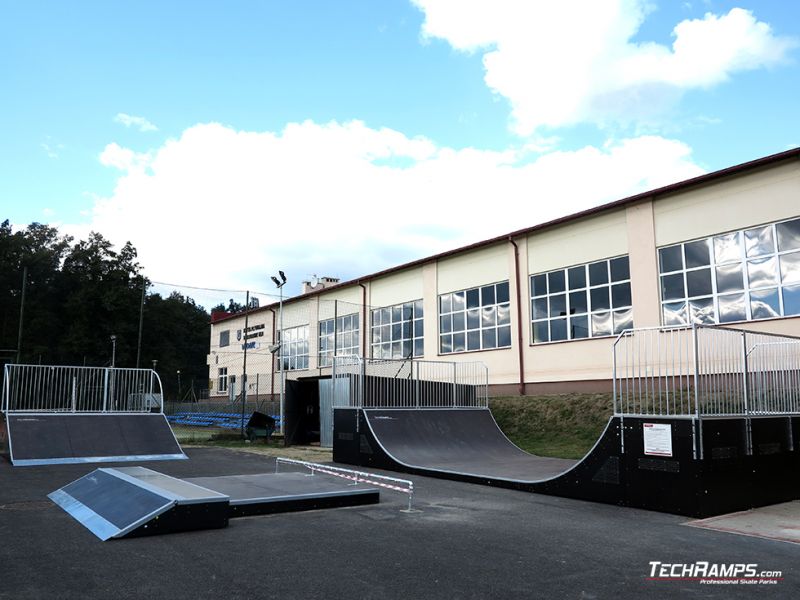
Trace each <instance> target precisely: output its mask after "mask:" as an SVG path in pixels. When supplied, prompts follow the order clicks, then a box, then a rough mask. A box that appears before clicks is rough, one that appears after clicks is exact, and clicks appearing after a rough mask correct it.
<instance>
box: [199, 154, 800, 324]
mask: <svg viewBox="0 0 800 600" xmlns="http://www.w3.org/2000/svg"><path fill="white" fill-rule="evenodd" d="M791 159H800V147H798V148H792V149H791V150H786V151H784V152H778V153H777V154H770V155H769V156H764V157H762V158H757V159H755V160H751V161H748V162H744V163H741V164H738V165H734V166H732V167H726V168H724V169H720V170H718V171H712V172H711V173H706V174H704V175H699V176H697V177H692V178H691V179H685V180H683V181H678V182H676V183H671V184H669V185H665V186H663V187H660V188H655V189H652V190H648V191H646V192H641V193H639V194H635V195H633V196H628V197H626V198H622V199H620V200H614V201H612V202H607V203H605V204H600V205H598V206H594V207H592V208H589V209H586V210H582V211H580V212H576V213H572V214H569V215H566V216H563V217H559V218H557V219H552V220H550V221H546V222H544V223H539V224H538V225H533V226H530V227H526V228H524V229H518V230H516V231H512V232H510V233H505V234H503V235H499V236H496V237H492V238H488V239H486V240H481V241H479V242H475V243H473V244H468V245H466V246H460V247H458V248H454V249H452V250H446V251H445V252H440V253H439V254H434V255H431V256H427V257H425V258H419V259H417V260H413V261H410V262H407V263H403V264H400V265H397V266H394V267H389V268H388V269H383V270H382V271H377V272H376V273H372V274H370V275H363V276H361V277H357V278H355V279H350V280H348V281H343V282H341V283H337V284H336V285H332V286H330V287H326V288H324V289H320V290H314V291H312V292H308V293H306V294H301V295H299V296H292V297H291V298H286V299H284V301H283V302H284V304H290V303H293V302H296V301H298V300H301V299H306V298H310V297H313V296H316V295H318V294H322V293H324V292H330V291H334V290H337V289H341V288H345V287H348V286H352V285H359V284H361V283H365V282H367V281H371V280H373V279H378V278H379V277H383V276H385V275H389V274H391V273H395V272H397V271H404V270H406V269H411V268H414V267H418V266H422V265H424V264H427V263H430V262H436V261H439V260H441V259H443V258H447V257H450V256H454V255H456V254H461V253H464V252H470V251H473V250H478V249H480V248H485V247H488V246H493V245H495V244H498V243H501V242H506V241H508V240H510V239H514V238H518V237H522V236H525V235H529V234H531V233H533V232H536V231H541V230H543V229H548V228H550V227H555V226H557V225H563V224H565V223H568V222H570V221H577V220H579V219H583V218H585V217H588V216H591V215H596V214H598V213H602V212H606V211H609V210H614V209H617V208H622V207H625V206H628V205H631V204H635V203H637V202H642V201H644V200H655V199H657V198H658V197H659V196H666V195H669V194H673V193H675V192H681V191H684V190H687V189H690V188H692V187H696V186H699V185H703V184H707V183H711V182H716V181H717V180H719V179H724V178H725V177H730V176H733V175H740V174H743V173H746V172H748V171H753V170H756V169H760V168H763V167H769V166H772V165H774V164H777V163H779V162H783V161H788V160H791ZM276 306H278V303H277V302H274V303H272V304H268V305H266V306H262V307H261V308H257V309H255V310H252V311H250V314H254V313H259V312H263V311H265V310H270V309H271V308H275V307H276ZM242 314H243V313H235V314H232V315H229V316H225V317H221V318H219V319H217V320H215V321H213V322H214V323H215V324H216V323H220V322H222V321H226V320H228V319H232V318H234V317H238V316H241V315H242Z"/></svg>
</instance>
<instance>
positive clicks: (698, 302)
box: [689, 298, 716, 323]
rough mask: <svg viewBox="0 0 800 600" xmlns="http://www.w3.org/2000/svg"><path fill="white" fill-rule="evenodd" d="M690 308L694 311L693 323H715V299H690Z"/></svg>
mask: <svg viewBox="0 0 800 600" xmlns="http://www.w3.org/2000/svg"><path fill="white" fill-rule="evenodd" d="M689 310H690V311H691V313H692V322H693V323H714V322H715V321H716V319H715V318H714V316H715V313H714V299H713V298H694V299H693V300H689Z"/></svg>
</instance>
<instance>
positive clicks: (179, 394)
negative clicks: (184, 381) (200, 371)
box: [178, 369, 181, 402]
mask: <svg viewBox="0 0 800 600" xmlns="http://www.w3.org/2000/svg"><path fill="white" fill-rule="evenodd" d="M180 401H181V370H180V369H178V402H180Z"/></svg>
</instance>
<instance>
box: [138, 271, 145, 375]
mask: <svg viewBox="0 0 800 600" xmlns="http://www.w3.org/2000/svg"><path fill="white" fill-rule="evenodd" d="M146 291H147V282H146V281H145V280H144V279H142V302H141V303H140V304H139V341H138V342H137V344H136V368H137V369H138V368H139V359H140V358H141V356H142V325H143V324H144V294H145V292H146Z"/></svg>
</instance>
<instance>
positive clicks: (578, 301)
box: [569, 290, 588, 315]
mask: <svg viewBox="0 0 800 600" xmlns="http://www.w3.org/2000/svg"><path fill="white" fill-rule="evenodd" d="M587 309H588V305H587V298H586V290H581V291H579V292H570V294H569V313H570V314H571V315H574V314H576V313H585V312H587Z"/></svg>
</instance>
